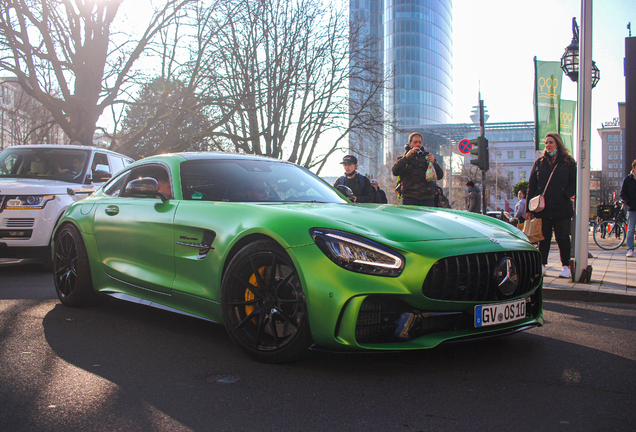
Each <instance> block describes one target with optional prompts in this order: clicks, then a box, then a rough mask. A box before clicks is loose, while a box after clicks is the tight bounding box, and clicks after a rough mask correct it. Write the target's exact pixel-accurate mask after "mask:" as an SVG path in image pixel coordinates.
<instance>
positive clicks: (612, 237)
mask: <svg viewBox="0 0 636 432" xmlns="http://www.w3.org/2000/svg"><path fill="white" fill-rule="evenodd" d="M599 207H600V206H599ZM614 213H615V216H614V219H613V220H612V219H605V220H603V221H601V222H599V223H597V224H596V225H595V226H594V234H593V236H594V243H596V245H597V246H598V247H600V248H601V249H605V250H614V249H618V248H619V247H621V246H622V245H623V243H625V239H626V238H627V220H626V218H625V209H624V208H622V207H621V208H618V209H617V211H616V212H614Z"/></svg>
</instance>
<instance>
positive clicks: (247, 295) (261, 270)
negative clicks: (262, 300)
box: [245, 266, 267, 324]
mask: <svg viewBox="0 0 636 432" xmlns="http://www.w3.org/2000/svg"><path fill="white" fill-rule="evenodd" d="M265 270H267V267H265V266H263V267H261V268H259V269H258V272H259V273H260V275H261V277H262V278H264V277H265ZM249 283H250V285H253V286H255V287H256V288H258V280H257V279H256V274H252V276H250V280H249ZM251 300H254V293H253V292H252V290H250V289H247V288H246V289H245V301H251ZM252 312H254V306H252V305H245V313H246V314H247V315H248V316H249V314H251V313H252ZM251 321H252V323H254V324H256V318H252V320H251Z"/></svg>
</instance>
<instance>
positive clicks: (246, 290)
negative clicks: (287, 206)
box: [221, 240, 312, 363]
mask: <svg viewBox="0 0 636 432" xmlns="http://www.w3.org/2000/svg"><path fill="white" fill-rule="evenodd" d="M221 306H222V308H223V321H224V324H225V328H226V329H227V332H228V333H229V335H230V338H231V339H232V341H233V342H234V343H235V344H236V345H238V346H239V347H240V348H241V349H242V350H243V351H244V352H245V353H246V354H247V355H248V356H250V357H252V358H254V359H256V360H258V361H261V362H265V363H283V362H289V361H294V360H298V359H300V358H302V357H303V356H304V355H305V354H306V353H307V352H308V350H307V348H308V347H309V346H310V345H311V343H312V340H311V332H310V330H309V320H308V317H307V307H306V301H305V294H304V292H303V290H302V286H301V284H300V279H299V277H298V273H297V271H296V269H295V267H294V264H293V263H292V261H291V259H290V258H289V256H288V255H287V253H286V252H285V250H284V249H283V248H281V247H280V246H279V245H278V244H277V243H275V242H272V241H267V240H259V241H256V242H254V243H251V244H249V245H247V246H245V247H244V248H243V249H241V250H240V251H239V253H238V254H236V256H235V257H234V258H233V259H232V261H231V262H230V265H229V266H228V268H227V270H226V272H225V274H224V275H223V283H222V288H221Z"/></svg>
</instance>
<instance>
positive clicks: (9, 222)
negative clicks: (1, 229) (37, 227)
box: [3, 218, 35, 228]
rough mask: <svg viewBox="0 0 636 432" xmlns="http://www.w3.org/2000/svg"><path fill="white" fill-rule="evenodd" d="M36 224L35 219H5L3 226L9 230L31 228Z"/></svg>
mask: <svg viewBox="0 0 636 432" xmlns="http://www.w3.org/2000/svg"><path fill="white" fill-rule="evenodd" d="M34 224H35V219H31V218H26V219H17V218H11V219H5V220H4V224H3V226H5V227H7V228H31V227H33V225H34Z"/></svg>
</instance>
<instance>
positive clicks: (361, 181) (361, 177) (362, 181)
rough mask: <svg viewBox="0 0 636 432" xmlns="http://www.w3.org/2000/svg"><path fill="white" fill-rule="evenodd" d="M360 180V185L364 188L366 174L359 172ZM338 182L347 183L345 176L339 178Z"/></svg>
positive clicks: (340, 183)
mask: <svg viewBox="0 0 636 432" xmlns="http://www.w3.org/2000/svg"><path fill="white" fill-rule="evenodd" d="M358 180H360V186H362V189H363V190H364V176H362V175H360V174H358ZM338 184H339V185H344V184H345V176H342V177H340V178H339V179H338Z"/></svg>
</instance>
